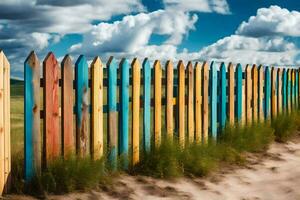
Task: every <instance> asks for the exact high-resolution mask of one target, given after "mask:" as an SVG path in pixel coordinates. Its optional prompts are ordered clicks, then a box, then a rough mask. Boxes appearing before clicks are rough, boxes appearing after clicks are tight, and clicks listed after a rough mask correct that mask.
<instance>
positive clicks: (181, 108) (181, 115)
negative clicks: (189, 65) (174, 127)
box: [177, 61, 185, 147]
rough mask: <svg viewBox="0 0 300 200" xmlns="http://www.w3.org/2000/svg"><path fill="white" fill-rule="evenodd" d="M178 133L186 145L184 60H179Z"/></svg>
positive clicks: (182, 143)
mask: <svg viewBox="0 0 300 200" xmlns="http://www.w3.org/2000/svg"><path fill="white" fill-rule="evenodd" d="M177 69H178V123H179V124H178V133H179V143H180V145H181V147H184V142H185V126H184V121H185V91H184V88H185V71H184V65H183V62H182V61H179V63H178V66H177Z"/></svg>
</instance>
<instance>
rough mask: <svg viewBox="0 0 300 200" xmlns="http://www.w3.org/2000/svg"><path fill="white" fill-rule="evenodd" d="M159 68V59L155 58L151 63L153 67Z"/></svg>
mask: <svg viewBox="0 0 300 200" xmlns="http://www.w3.org/2000/svg"><path fill="white" fill-rule="evenodd" d="M157 67H158V68H161V64H160V61H159V60H155V61H154V64H153V68H154V69H155V68H157Z"/></svg>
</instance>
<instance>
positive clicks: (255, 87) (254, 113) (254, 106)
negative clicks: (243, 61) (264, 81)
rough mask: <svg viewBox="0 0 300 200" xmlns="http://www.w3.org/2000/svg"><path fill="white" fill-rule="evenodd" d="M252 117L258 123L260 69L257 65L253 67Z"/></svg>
mask: <svg viewBox="0 0 300 200" xmlns="http://www.w3.org/2000/svg"><path fill="white" fill-rule="evenodd" d="M251 73H252V116H253V121H254V123H256V122H257V121H258V69H257V66H256V65H253V67H252V72H251Z"/></svg>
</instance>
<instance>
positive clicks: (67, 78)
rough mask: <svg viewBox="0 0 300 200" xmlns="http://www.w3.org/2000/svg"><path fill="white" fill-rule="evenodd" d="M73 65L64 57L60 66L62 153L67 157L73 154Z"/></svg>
mask: <svg viewBox="0 0 300 200" xmlns="http://www.w3.org/2000/svg"><path fill="white" fill-rule="evenodd" d="M72 66H73V64H72V60H71V58H70V56H69V55H66V56H65V57H64V59H63V61H62V64H61V69H62V71H61V73H62V74H61V77H62V98H61V99H62V104H61V105H62V153H63V156H64V157H68V156H69V155H72V154H74V153H75V138H74V134H73V131H74V124H73V67H72Z"/></svg>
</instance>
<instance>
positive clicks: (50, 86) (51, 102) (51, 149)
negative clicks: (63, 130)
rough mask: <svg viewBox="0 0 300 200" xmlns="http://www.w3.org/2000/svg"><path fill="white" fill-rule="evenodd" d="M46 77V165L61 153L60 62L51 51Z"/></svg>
mask: <svg viewBox="0 0 300 200" xmlns="http://www.w3.org/2000/svg"><path fill="white" fill-rule="evenodd" d="M43 77H44V87H43V92H44V117H43V120H44V126H43V128H44V131H43V138H44V143H43V158H44V159H43V162H44V166H45V167H46V166H47V164H49V163H50V162H51V161H52V160H53V159H55V158H57V157H58V156H59V155H60V135H59V99H58V89H59V85H58V84H59V74H58V62H57V60H56V58H55V56H54V54H53V53H52V52H50V53H49V54H48V55H47V56H46V58H45V60H44V62H43Z"/></svg>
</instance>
